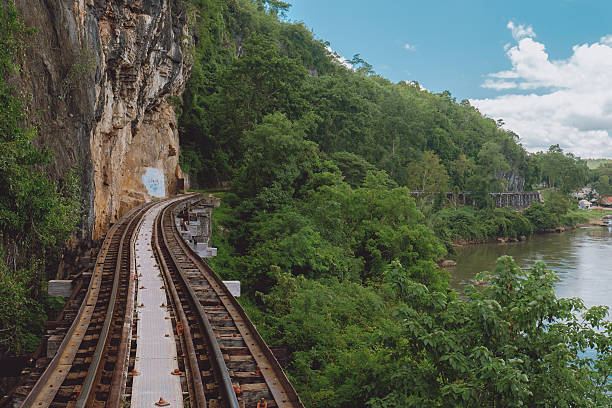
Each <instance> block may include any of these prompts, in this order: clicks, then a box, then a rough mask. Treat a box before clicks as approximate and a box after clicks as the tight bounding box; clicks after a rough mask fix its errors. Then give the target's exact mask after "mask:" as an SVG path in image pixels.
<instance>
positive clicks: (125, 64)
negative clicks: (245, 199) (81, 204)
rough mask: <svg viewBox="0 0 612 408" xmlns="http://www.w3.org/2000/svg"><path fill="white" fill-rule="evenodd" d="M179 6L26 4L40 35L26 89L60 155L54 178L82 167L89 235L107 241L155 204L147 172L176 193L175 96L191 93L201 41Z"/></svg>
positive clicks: (77, 1)
mask: <svg viewBox="0 0 612 408" xmlns="http://www.w3.org/2000/svg"><path fill="white" fill-rule="evenodd" d="M179 4H180V1H178V0H176V1H174V0H157V1H155V0H134V1H121V0H115V1H100V0H74V1H67V0H63V1H59V0H17V7H18V9H19V11H20V13H21V15H22V17H23V19H24V21H25V23H26V24H27V25H29V26H33V27H36V28H37V29H38V33H37V34H36V35H34V37H33V38H32V41H31V43H32V46H31V47H30V48H29V49H28V50H26V56H25V63H24V69H23V71H22V72H21V75H20V78H19V81H20V84H19V85H20V87H21V89H22V90H23V93H24V96H26V98H27V99H28V100H29V106H30V110H31V117H32V120H33V122H34V123H35V124H36V125H37V126H38V129H39V137H38V139H37V140H36V143H38V144H39V145H40V146H44V147H48V148H50V149H52V150H53V151H54V152H55V158H56V163H55V166H54V167H53V168H52V169H50V171H51V172H52V175H53V176H54V177H55V178H60V177H61V176H62V175H63V174H64V173H65V172H66V171H67V170H68V169H70V168H74V167H78V168H79V169H80V170H81V171H82V174H83V176H82V184H83V191H84V196H85V198H86V201H87V217H86V219H85V221H84V223H83V225H82V231H81V237H82V238H93V239H97V238H100V237H101V236H102V235H103V234H104V233H105V232H106V230H107V229H108V227H109V225H110V224H111V223H113V222H115V221H116V220H117V219H118V218H119V217H120V216H121V215H123V214H124V213H125V212H127V211H128V210H129V209H130V208H132V207H133V206H135V205H138V204H140V203H143V202H145V201H147V200H150V199H151V194H150V193H151V190H150V189H148V188H147V186H146V185H145V183H144V182H143V176H144V175H145V174H146V173H147V170H150V169H153V170H154V171H155V172H157V173H159V174H161V175H162V177H161V180H162V183H163V188H161V191H163V192H164V193H165V194H173V193H175V192H176V188H177V180H178V179H179V178H181V177H182V174H181V170H180V168H179V166H178V153H179V145H178V132H177V130H176V117H175V114H174V110H173V108H172V106H171V105H170V104H169V103H168V102H167V98H168V97H169V96H172V95H179V94H180V93H181V92H182V91H183V88H184V85H185V81H186V76H187V73H188V70H189V64H188V62H187V59H186V58H185V49H186V48H188V47H189V46H190V45H191V43H190V42H191V37H190V35H189V32H188V29H187V24H186V13H185V10H183V9H182V8H181V7H180V6H179ZM149 187H150V186H149Z"/></svg>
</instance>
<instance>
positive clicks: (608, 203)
mask: <svg viewBox="0 0 612 408" xmlns="http://www.w3.org/2000/svg"><path fill="white" fill-rule="evenodd" d="M600 201H601V205H603V206H604V207H612V197H603V198H602V199H601V200H600Z"/></svg>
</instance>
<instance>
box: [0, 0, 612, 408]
mask: <svg viewBox="0 0 612 408" xmlns="http://www.w3.org/2000/svg"><path fill="white" fill-rule="evenodd" d="M176 3H177V4H179V5H180V7H185V8H187V11H188V13H189V15H190V16H191V17H190V21H191V30H192V32H193V36H194V45H193V49H192V50H191V53H192V55H191V57H192V63H193V67H192V71H191V75H190V79H189V82H188V84H187V87H186V89H185V92H184V94H183V96H182V98H181V99H180V100H179V99H176V100H172V101H171V102H172V103H173V105H174V106H175V110H176V111H177V113H178V115H179V132H180V138H181V166H182V169H183V170H184V171H185V172H186V173H187V174H189V176H190V181H191V185H192V186H193V187H195V188H199V189H206V188H214V189H216V190H219V189H222V190H223V192H222V193H216V194H218V195H219V196H220V197H221V198H222V205H221V207H220V208H218V209H215V213H214V235H213V246H216V247H218V249H219V250H218V256H217V257H215V258H213V259H211V260H210V264H211V266H212V267H213V268H214V269H215V271H216V272H217V273H219V274H220V275H221V276H222V277H223V278H224V279H237V280H240V281H241V282H242V287H243V294H242V296H241V298H240V302H241V303H242V304H243V306H244V307H245V309H246V310H247V312H248V314H249V316H250V318H251V319H252V320H253V322H254V323H255V324H256V326H257V328H258V330H259V331H260V333H261V334H262V336H263V337H264V338H265V340H266V341H267V342H268V344H269V345H270V346H273V347H280V348H283V349H284V350H286V352H287V356H288V361H287V365H286V367H285V369H286V372H287V374H288V376H289V378H290V379H291V381H292V383H293V384H294V386H295V387H296V389H297V391H298V393H299V394H300V396H301V398H302V400H303V402H304V403H305V405H306V406H307V407H311V408H314V407H320V408H336V407H338V408H340V407H346V408H349V407H371V408H386V407H449V406H453V407H520V406H530V407H536V406H550V407H605V406H610V404H611V403H612V397H611V395H612V389H611V382H610V380H609V379H610V375H612V354H611V345H612V344H611V342H610V334H611V332H612V325H611V324H610V322H609V321H608V320H607V310H606V309H605V308H603V307H594V308H590V309H587V308H586V307H585V306H584V304H583V302H582V301H581V300H580V299H561V298H557V297H556V295H555V291H554V284H555V282H556V281H557V280H558V277H557V276H556V274H555V273H554V272H553V271H551V270H550V269H548V268H547V267H546V266H545V265H544V264H537V265H535V266H534V267H533V268H531V269H529V270H523V269H521V268H519V267H517V265H516V264H515V263H514V261H513V260H512V259H511V258H509V257H503V258H500V259H499V260H498V264H497V267H496V269H495V270H494V271H490V273H483V274H482V275H481V276H480V277H479V279H480V280H482V281H483V282H487V285H485V286H483V287H479V288H473V287H472V288H468V289H467V290H466V293H465V296H462V297H460V296H459V295H458V294H457V293H456V292H454V291H453V290H452V289H450V288H449V285H448V279H449V275H448V272H446V271H445V270H444V269H441V268H439V266H438V265H439V261H440V260H442V259H444V258H445V257H446V256H448V255H449V254H452V252H453V242H456V241H458V240H463V241H478V240H487V239H491V238H497V237H513V238H518V237H529V236H531V235H532V234H533V233H534V232H538V231H544V230H547V229H550V228H555V227H557V226H561V225H567V226H573V225H575V224H577V223H579V222H582V221H583V219H582V218H581V217H580V216H578V215H576V212H575V211H572V209H573V208H574V207H575V203H574V202H572V201H571V199H570V198H569V195H568V193H570V192H572V191H574V190H575V189H576V188H579V187H583V186H584V185H586V184H588V183H591V184H592V185H595V184H596V183H600V184H599V185H598V186H599V188H602V189H604V188H605V187H606V183H607V187H608V188H611V187H610V177H611V176H612V174H609V173H608V172H607V170H606V169H605V168H599V169H597V170H591V169H589V167H588V166H587V162H586V161H584V160H582V159H580V158H579V157H576V156H574V155H573V154H571V153H566V152H564V151H563V150H562V149H561V148H560V147H559V146H558V145H553V146H551V147H550V149H548V150H547V151H544V152H538V153H535V154H530V153H528V152H527V151H526V150H525V149H524V148H523V147H522V146H521V143H520V137H519V135H517V134H515V133H513V132H512V131H509V130H507V129H505V128H504V127H503V121H501V120H494V119H491V118H487V117H484V116H483V115H482V114H481V113H480V112H479V111H478V110H477V109H476V108H474V107H473V106H471V105H470V103H469V101H467V100H463V101H457V100H455V98H453V97H452V95H451V94H450V93H449V92H448V91H444V92H441V93H432V92H430V91H427V90H425V89H423V88H422V87H421V86H420V85H419V84H418V83H417V82H400V83H392V82H390V81H389V80H387V79H385V78H383V77H382V76H380V75H378V74H377V73H376V72H375V70H374V67H372V66H371V65H370V64H369V63H368V62H367V61H365V60H364V59H363V58H361V57H360V55H355V56H353V57H352V59H351V60H349V61H345V60H343V59H342V58H341V57H340V56H338V55H336V54H334V52H333V51H332V49H331V48H330V44H329V43H327V42H325V41H323V40H320V39H318V38H316V37H315V36H314V35H313V34H312V33H311V32H310V31H309V30H308V28H307V27H306V26H305V25H304V24H303V23H296V22H290V21H288V20H287V18H286V12H287V10H288V9H289V7H290V5H289V4H288V3H285V2H282V1H278V0H190V1H188V2H186V1H185V2H181V1H177V2H176ZM0 13H1V15H0V24H1V27H0V30H1V31H2V37H1V41H2V44H0V77H1V79H2V81H0V84H1V85H0V98H1V99H2V103H0V109H2V114H1V115H0V129H2V131H1V132H0V179H1V180H2V183H1V184H0V234H1V238H2V241H1V242H2V248H0V251H1V252H2V263H1V268H2V270H1V271H0V279H1V280H2V282H0V291H1V292H2V293H0V319H1V321H2V328H3V330H4V328H10V331H11V333H7V332H5V331H3V330H0V354H1V355H5V354H19V353H23V352H25V351H28V350H31V349H32V347H33V346H34V345H35V344H36V340H37V338H38V337H37V336H40V334H41V330H42V329H41V325H42V323H44V319H45V316H46V315H47V314H48V313H49V311H50V310H52V309H53V304H52V303H53V300H50V299H48V298H47V297H46V296H45V295H44V290H43V289H44V282H45V278H46V275H45V270H46V265H45V263H44V262H43V260H45V259H53V257H54V256H58V255H57V254H59V253H61V250H62V249H61V248H63V246H64V244H65V243H66V241H67V240H68V238H69V237H70V234H71V232H72V231H73V230H74V229H75V227H76V225H75V221H74V219H75V218H74V217H72V218H71V217H68V215H69V214H74V213H78V212H79V211H81V210H80V207H81V200H80V199H79V197H80V192H79V191H78V187H77V186H78V183H76V182H75V180H74V179H75V175H74V174H72V175H67V176H66V179H65V180H63V181H61V182H56V183H53V182H51V181H49V180H48V178H47V177H46V175H45V172H44V168H45V166H48V165H50V164H51V163H52V160H53V158H52V156H51V154H50V153H49V152H46V151H43V150H40V149H37V148H35V147H34V145H33V144H32V140H33V139H34V138H35V137H36V129H35V128H31V127H25V126H23V125H22V123H24V121H23V119H24V117H25V116H24V115H27V110H26V109H25V107H24V106H25V105H24V102H23V101H22V100H21V99H20V97H19V96H17V93H16V92H15V89H13V88H12V87H11V86H10V77H11V75H12V74H13V73H14V71H15V70H18V69H19V63H20V59H19V53H20V50H21V49H22V47H23V46H25V45H24V41H26V39H27V36H28V35H36V33H35V32H34V31H33V30H32V29H30V28H27V27H25V26H23V25H22V24H21V23H20V20H19V16H18V15H17V13H16V11H15V9H14V7H13V6H12V5H11V2H7V3H0ZM560 137H561V136H560ZM606 177H607V178H606ZM536 185H540V186H541V185H545V186H546V187H547V189H548V194H547V195H546V199H545V201H544V202H543V203H533V204H532V205H531V207H530V208H528V209H527V210H524V211H516V210H514V209H511V208H494V206H493V203H492V201H491V197H490V195H489V193H490V192H500V191H524V190H531V189H532V188H534V187H533V186H536ZM415 191H418V192H420V193H419V194H418V195H415V194H414V192H415ZM459 191H469V192H470V197H471V200H472V201H473V205H468V206H462V205H459V204H458V203H456V202H452V201H449V200H448V199H447V198H446V197H447V195H446V194H445V193H446V192H459ZM24 197H34V198H35V199H29V200H25V201H26V202H27V203H28V204H27V205H28V207H27V208H24V207H22V206H21V205H18V204H16V203H23V202H24ZM42 237H45V238H44V239H43V238H42ZM12 332H15V333H17V334H18V335H16V336H13V335H9V334H12ZM587 352H588V353H587Z"/></svg>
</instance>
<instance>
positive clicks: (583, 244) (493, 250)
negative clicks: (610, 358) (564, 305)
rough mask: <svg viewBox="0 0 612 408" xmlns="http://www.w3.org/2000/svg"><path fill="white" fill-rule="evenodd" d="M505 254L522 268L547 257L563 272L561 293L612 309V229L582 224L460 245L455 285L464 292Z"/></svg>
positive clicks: (452, 270) (453, 272) (453, 278)
mask: <svg viewBox="0 0 612 408" xmlns="http://www.w3.org/2000/svg"><path fill="white" fill-rule="evenodd" d="M502 255H510V256H512V257H513V258H514V260H515V261H516V263H517V265H519V266H520V267H522V268H526V267H529V266H530V265H533V264H534V263H535V262H537V261H543V262H544V263H546V265H547V266H548V267H549V268H551V269H553V270H555V271H556V272H557V273H558V274H559V278H560V281H559V282H557V285H556V292H557V296H559V297H580V298H582V300H583V301H584V303H585V305H586V306H589V307H590V306H595V305H607V306H609V307H610V309H611V310H612V230H610V229H608V228H606V227H580V228H577V229H574V230H570V231H566V232H563V233H552V234H544V235H535V236H534V237H532V238H531V239H529V240H528V241H523V242H516V243H508V244H481V245H472V246H465V247H460V248H457V255H455V256H454V257H451V258H452V259H454V260H456V261H457V266H456V267H455V268H449V269H448V271H449V272H450V274H451V286H452V287H453V288H455V289H457V290H458V291H459V292H461V291H462V287H463V286H465V285H466V284H469V283H470V280H471V279H473V278H474V276H475V275H476V274H477V273H478V272H481V271H492V270H493V269H494V268H495V260H496V259H497V258H498V257H500V256H502Z"/></svg>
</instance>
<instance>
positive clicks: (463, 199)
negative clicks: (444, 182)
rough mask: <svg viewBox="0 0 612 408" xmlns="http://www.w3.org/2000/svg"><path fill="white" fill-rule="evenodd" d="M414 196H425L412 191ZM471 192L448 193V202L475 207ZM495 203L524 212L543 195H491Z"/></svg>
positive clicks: (531, 193)
mask: <svg viewBox="0 0 612 408" xmlns="http://www.w3.org/2000/svg"><path fill="white" fill-rule="evenodd" d="M410 194H411V195H412V196H415V197H419V196H422V195H423V194H424V192H423V191H412V192H411V193H410ZM471 194H472V192H471V191H460V192H458V193H455V192H453V191H448V192H447V193H446V198H447V199H448V201H451V202H454V203H458V204H463V205H475V204H476V203H475V202H474V200H472V199H470V195H471ZM489 194H490V195H491V197H492V198H493V202H494V203H495V208H504V207H512V208H514V209H516V210H523V209H525V208H527V207H529V205H531V203H532V202H534V201H539V202H542V193H540V192H539V191H507V192H501V193H489Z"/></svg>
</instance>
